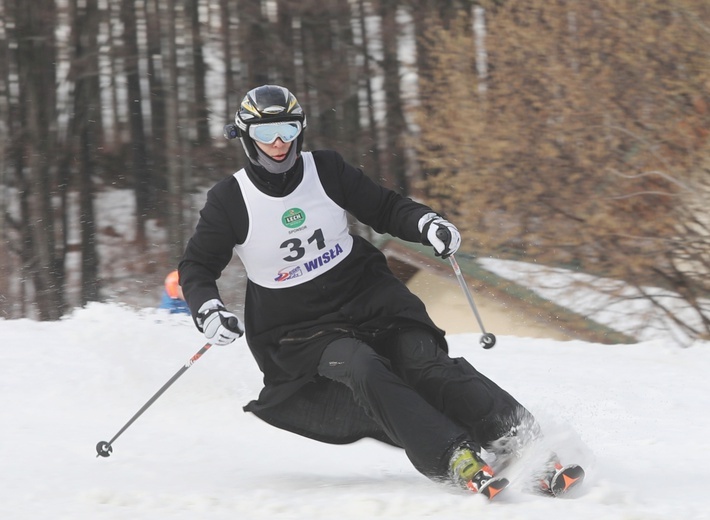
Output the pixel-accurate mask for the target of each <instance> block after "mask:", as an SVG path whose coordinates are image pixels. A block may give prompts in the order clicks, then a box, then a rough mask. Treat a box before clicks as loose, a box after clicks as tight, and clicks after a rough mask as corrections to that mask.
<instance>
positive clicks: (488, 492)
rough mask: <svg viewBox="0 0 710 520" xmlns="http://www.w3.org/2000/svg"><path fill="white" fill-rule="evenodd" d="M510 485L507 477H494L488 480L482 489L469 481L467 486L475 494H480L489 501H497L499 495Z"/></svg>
mask: <svg viewBox="0 0 710 520" xmlns="http://www.w3.org/2000/svg"><path fill="white" fill-rule="evenodd" d="M508 485H510V481H509V480H508V479H507V478H505V477H493V478H490V479H488V480H487V481H486V482H485V483H484V484H483V485H482V486H481V487H480V488H477V487H476V485H475V484H474V483H473V482H472V481H469V482H468V483H467V484H466V486H467V487H468V489H470V490H471V491H473V492H474V493H480V494H481V495H483V496H485V497H486V498H487V499H488V500H493V499H495V498H496V497H497V496H498V494H499V493H500V492H501V491H503V490H504V489H505V488H507V487H508Z"/></svg>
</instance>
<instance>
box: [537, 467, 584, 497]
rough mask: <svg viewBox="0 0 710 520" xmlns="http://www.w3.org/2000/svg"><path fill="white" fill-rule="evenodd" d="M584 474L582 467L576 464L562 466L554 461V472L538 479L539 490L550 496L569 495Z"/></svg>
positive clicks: (581, 480)
mask: <svg viewBox="0 0 710 520" xmlns="http://www.w3.org/2000/svg"><path fill="white" fill-rule="evenodd" d="M584 476H585V473H584V468H582V466H580V465H578V464H569V465H567V466H563V465H562V464H560V463H556V464H555V471H554V473H552V474H551V475H549V476H548V478H542V479H540V492H541V493H542V494H544V495H548V496H552V497H564V496H570V495H569V494H570V493H571V492H572V491H573V490H575V489H578V488H579V486H580V485H581V484H582V482H583V481H584Z"/></svg>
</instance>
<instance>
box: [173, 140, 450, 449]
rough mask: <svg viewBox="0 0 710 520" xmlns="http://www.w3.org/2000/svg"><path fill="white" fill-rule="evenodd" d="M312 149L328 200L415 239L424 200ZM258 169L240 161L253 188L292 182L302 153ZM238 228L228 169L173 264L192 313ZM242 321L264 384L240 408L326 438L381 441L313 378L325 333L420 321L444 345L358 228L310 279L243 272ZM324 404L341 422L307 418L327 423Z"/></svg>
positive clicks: (371, 332)
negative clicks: (291, 283) (267, 282)
mask: <svg viewBox="0 0 710 520" xmlns="http://www.w3.org/2000/svg"><path fill="white" fill-rule="evenodd" d="M313 157H314V160H315V163H316V167H317V170H318V176H319V178H320V181H321V184H322V185H323V187H324V190H325V192H326V194H327V195H328V196H329V197H330V198H331V199H332V200H333V201H335V202H336V204H338V206H340V207H341V208H343V209H344V210H345V211H347V212H348V213H350V214H351V215H352V216H353V217H355V218H356V219H357V220H359V221H360V222H362V223H364V224H367V225H369V226H371V227H372V228H373V229H374V230H375V231H377V232H379V233H389V234H391V235H393V236H395V237H398V238H401V239H403V240H408V241H413V242H419V241H420V232H419V230H418V228H417V223H418V221H419V219H420V218H421V217H422V216H423V215H424V214H426V213H429V212H431V211H432V210H431V209H430V208H428V207H427V206H424V205H422V204H419V203H417V202H414V201H412V200H411V199H408V198H405V197H403V196H401V195H399V194H397V193H396V192H393V191H391V190H388V189H386V188H383V187H381V186H379V185H378V184H376V183H375V182H373V181H371V180H370V179H369V178H367V177H366V176H365V175H364V174H363V173H362V171H360V170H359V169H356V168H354V167H353V166H351V165H349V164H347V163H346V162H345V161H344V160H343V158H342V157H341V156H340V155H339V154H338V153H336V152H333V151H315V152H313ZM260 170H261V169H260V168H258V167H255V166H253V165H251V164H250V165H249V166H247V173H248V175H249V177H250V179H251V180H252V181H253V182H254V183H255V184H256V185H257V186H258V187H259V189H260V190H262V191H264V192H265V193H268V194H269V195H272V196H283V195H286V194H288V193H290V192H291V191H292V190H293V189H294V188H295V187H296V186H297V185H298V183H299V182H300V179H301V178H302V175H303V162H302V159H301V158H299V159H298V161H297V162H296V165H295V166H294V168H293V169H292V170H291V171H290V172H288V173H287V174H286V175H283V176H276V175H273V174H270V173H268V172H265V171H260ZM247 229H248V216H247V210H246V206H245V204H244V200H243V197H242V194H241V190H240V188H239V185H238V183H237V181H236V179H235V178H234V177H233V176H230V177H228V178H226V179H224V180H222V181H221V182H219V183H217V184H216V185H215V186H214V187H213V188H212V189H211V190H210V191H209V192H208V195H207V202H206V204H205V206H204V208H203V209H202V210H201V212H200V219H199V222H198V224H197V227H196V230H195V233H194V235H193V236H192V238H191V239H190V240H189V242H188V244H187V247H186V250H185V253H184V256H183V258H182V260H181V262H180V265H179V271H180V282H181V285H182V288H183V292H184V294H185V299H186V301H187V303H188V305H189V306H190V309H191V312H192V315H193V317H194V316H195V315H196V314H197V310H198V309H199V307H200V306H201V305H202V304H203V303H204V302H206V301H208V300H210V299H213V298H219V299H221V298H220V295H219V291H218V288H217V284H216V280H217V279H218V278H219V276H220V274H221V272H222V270H223V269H224V268H225V267H226V266H227V264H228V263H229V261H230V260H231V257H232V248H233V247H234V245H235V244H241V243H243V241H244V239H245V237H246V233H247ZM244 322H245V328H246V339H247V343H248V345H249V348H250V349H251V352H252V354H253V356H254V358H255V359H256V362H257V363H258V365H259V368H260V369H261V371H262V372H263V374H264V384H265V388H264V389H263V390H262V392H261V394H260V396H259V400H258V401H254V402H252V403H250V404H249V405H248V406H247V407H246V409H247V410H249V411H252V412H255V413H257V415H259V416H260V417H262V418H263V419H265V420H267V421H268V422H270V423H272V424H274V425H276V426H278V427H281V428H285V429H287V430H290V431H295V432H297V433H299V434H302V435H306V436H309V437H312V438H316V439H319V440H323V441H327V442H350V441H353V440H356V439H357V438H360V437H362V436H364V435H369V436H372V437H375V438H381V439H382V440H387V439H386V438H382V437H381V435H379V434H378V428H376V427H374V424H373V423H372V422H371V421H370V420H369V418H367V417H366V416H365V415H364V414H362V412H361V411H359V410H357V405H355V403H354V402H353V401H352V400H351V399H350V398H349V396H348V392H344V391H343V388H344V387H343V388H332V387H333V386H334V385H335V386H338V387H339V386H342V385H340V384H339V383H332V382H329V381H325V380H322V379H321V378H319V377H317V375H316V369H317V364H318V361H319V359H320V356H321V353H322V351H323V349H324V348H325V346H326V345H327V344H328V343H329V342H330V341H332V340H333V339H335V338H337V337H342V336H344V335H345V336H353V337H358V338H360V339H363V340H365V341H368V340H370V339H372V340H373V341H374V340H375V339H377V338H381V337H382V336H383V335H386V334H388V333H389V332H391V331H394V330H397V329H399V328H403V327H410V326H422V327H426V328H428V329H430V330H432V331H434V332H435V334H437V336H439V337H440V339H441V345H442V348H444V349H446V343H445V340H444V333H443V331H441V330H440V329H438V328H437V327H436V326H435V325H434V323H433V322H432V321H431V319H430V318H429V316H428V315H427V313H426V309H425V307H424V304H423V303H422V302H421V300H419V298H417V297H416V296H415V295H413V294H412V293H411V292H410V291H409V290H408V289H407V287H406V286H405V285H404V284H403V283H401V282H400V281H399V280H398V279H397V278H396V277H395V276H394V275H393V274H392V272H391V271H390V270H389V268H388V266H387V262H386V259H385V257H384V255H383V254H382V253H381V252H380V251H379V250H378V249H377V248H375V247H374V246H373V245H372V244H370V243H369V242H368V241H366V240H365V239H363V238H362V237H359V236H354V245H353V249H352V251H351V253H350V254H349V255H348V257H347V258H346V259H345V260H343V261H342V262H341V263H339V264H338V265H337V266H336V267H334V268H333V269H331V270H329V271H326V272H324V273H323V274H322V275H320V276H319V277H317V278H316V279H314V280H312V281H309V282H306V283H303V284H300V285H297V286H295V287H290V288H285V289H268V288H264V287H261V286H259V285H257V284H255V283H253V282H251V281H247V291H246V301H245V305H244ZM308 383H314V384H308ZM306 396H307V397H306ZM332 399H335V401H332ZM299 401H300V402H299ZM301 407H305V409H301ZM334 407H335V408H338V410H339V411H338V414H337V415H340V414H342V415H343V416H344V417H345V424H342V420H343V417H341V418H340V419H339V420H340V422H341V424H339V425H338V427H337V428H335V429H329V428H328V426H327V425H323V424H320V425H319V424H316V423H318V422H320V423H322V422H323V421H325V422H328V419H329V418H332V417H333V415H334V412H333V408H334ZM353 407H354V408H353ZM305 417H309V418H308V419H304V418H305ZM296 423H304V424H296ZM348 423H352V424H348Z"/></svg>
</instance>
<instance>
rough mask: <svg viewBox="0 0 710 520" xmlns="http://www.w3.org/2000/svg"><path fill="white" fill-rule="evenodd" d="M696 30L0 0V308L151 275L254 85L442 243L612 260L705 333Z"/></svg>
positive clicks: (603, 13)
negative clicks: (111, 218)
mask: <svg viewBox="0 0 710 520" xmlns="http://www.w3.org/2000/svg"><path fill="white" fill-rule="evenodd" d="M709 49H710V4H709V3H708V2H707V1H706V0H644V1H638V0H588V1H585V2H579V1H573V0H558V1H555V2H549V1H546V0H525V1H523V0H490V1H486V0H480V1H478V2H471V1H465V0H370V1H366V0H319V1H315V0H292V1H287V0H120V1H119V0H116V1H112V0H32V1H31V2H30V1H27V0H0V143H2V144H1V145H0V233H1V235H2V248H0V317H4V318H17V317H30V318H34V319H39V320H56V319H60V318H61V317H62V316H63V315H65V314H66V313H67V312H68V311H69V310H71V309H72V308H73V307H75V306H83V305H85V304H86V303H88V302H91V301H102V300H103V299H105V298H106V294H105V292H106V291H105V287H106V285H107V284H109V283H112V282H113V283H115V282H116V280H112V279H111V277H123V278H126V279H127V278H141V277H147V276H151V277H153V278H156V277H157V278H156V279H162V276H164V275H165V273H167V271H168V270H169V269H171V268H173V267H174V266H175V265H176V263H177V261H178V259H179V257H180V255H181V253H182V250H183V248H184V245H185V242H186V240H187V239H188V238H189V236H190V234H191V232H192V229H193V226H194V223H195V220H196V218H197V212H198V210H199V208H200V206H201V203H199V202H198V203H196V202H195V201H196V200H198V201H199V200H200V198H199V197H196V195H197V194H200V193H202V192H203V190H204V189H205V188H206V187H209V186H210V185H212V184H213V183H214V182H216V181H217V180H219V179H221V178H222V177H224V176H227V175H229V174H230V173H231V172H233V171H236V169H238V168H239V167H241V166H242V165H243V161H244V158H243V154H242V152H241V149H240V148H241V147H239V145H235V142H234V141H232V142H228V141H226V140H225V139H224V138H223V137H222V127H223V125H224V124H225V123H227V122H230V121H231V120H232V118H233V115H234V112H235V110H236V108H237V107H238V104H239V102H240V100H241V98H242V97H243V95H244V93H245V92H246V91H247V90H249V89H250V88H253V87H254V86H258V85H261V84H265V83H276V84H281V85H284V86H287V87H288V88H290V89H291V90H292V91H293V92H294V93H295V94H296V96H297V97H298V99H299V101H300V103H301V104H302V106H303V107H304V108H305V110H306V112H307V115H308V123H309V125H308V130H307V132H306V137H305V148H306V149H318V148H333V149H336V150H338V151H339V152H340V153H342V154H343V156H344V157H345V159H346V160H347V161H349V162H351V163H352V164H355V165H357V166H359V167H362V168H363V170H364V171H365V172H366V173H367V174H368V175H369V176H371V177H372V178H373V179H376V180H377V181H378V182H381V183H383V184H384V185H386V186H388V187H390V188H393V189H395V190H397V191H399V192H401V193H403V194H404V195H406V196H410V197H413V198H416V199H418V200H421V201H423V202H425V203H428V204H430V205H431V206H432V207H434V208H436V209H437V210H439V211H441V212H442V213H444V214H445V215H446V216H447V217H448V218H449V219H451V220H452V221H453V222H454V223H456V225H457V226H458V227H459V229H460V230H461V231H462V234H463V235H464V250H465V251H464V252H463V253H468V254H470V255H473V256H477V257H486V258H503V259H516V260H524V261H527V262H535V263H539V264H542V265H550V266H557V267H566V268H569V269H573V270H575V271H579V272H584V273H590V274H593V275H596V276H603V277H609V278H613V279H617V280H622V281H624V282H626V283H627V284H629V285H631V286H633V287H636V288H637V289H638V291H639V293H637V294H641V295H642V297H643V298H646V299H648V300H650V301H651V302H653V303H654V304H655V305H656V306H657V307H658V308H660V309H661V310H662V311H663V312H665V313H666V314H667V315H668V316H669V317H671V318H672V319H674V320H675V321H676V322H677V325H678V326H680V327H683V328H684V330H685V332H686V333H687V334H688V335H690V336H691V337H696V338H705V339H707V338H709V337H710V303H708V302H710V210H709V209H708V208H709V207H710V204H709V201H710V197H709V195H710V50H709ZM115 189H122V190H130V191H131V192H132V193H133V195H134V196H133V201H134V203H133V206H132V207H131V209H130V211H131V212H132V215H131V217H132V222H133V224H134V228H133V229H132V230H131V232H130V233H127V234H126V235H125V236H123V237H120V238H122V239H123V240H125V247H124V248H123V255H124V258H123V260H124V261H125V260H126V259H128V260H129V262H128V263H127V264H124V267H122V269H121V270H120V273H119V274H116V273H118V271H117V270H116V269H113V270H112V269H111V268H110V267H111V265H113V264H114V263H115V262H116V261H117V259H116V258H105V257H102V256H101V255H100V254H99V251H100V248H99V244H100V243H101V241H102V240H104V239H106V238H107V237H112V236H114V235H116V233H117V230H116V228H115V227H113V226H111V225H104V226H103V227H101V226H98V225H97V221H98V219H97V215H100V212H101V211H102V208H101V207H100V204H99V203H98V201H99V200H100V195H101V193H103V192H106V191H107V190H115ZM201 190H202V191H201ZM156 229H157V230H160V231H161V233H160V235H159V236H161V237H162V238H161V239H160V240H159V241H156V240H155V238H154V237H155V234H154V233H152V232H151V230H156ZM359 232H362V233H367V232H368V230H364V229H360V230H359ZM119 281H120V280H119ZM649 287H653V288H654V290H653V291H651V290H649V289H648V288H649ZM658 288H661V289H662V290H665V291H668V294H672V295H674V298H676V299H677V300H678V302H679V303H680V304H681V307H682V310H683V312H678V310H677V309H678V306H668V305H667V304H666V303H665V302H666V301H667V299H659V298H657V295H658V292H657V291H656V289H658ZM152 289H153V288H151V290H152ZM619 297H620V298H623V297H624V296H623V295H621V294H620V295H619ZM635 297H638V296H635ZM688 311H691V313H692V319H687V318H686V317H687V316H688V315H689V314H688Z"/></svg>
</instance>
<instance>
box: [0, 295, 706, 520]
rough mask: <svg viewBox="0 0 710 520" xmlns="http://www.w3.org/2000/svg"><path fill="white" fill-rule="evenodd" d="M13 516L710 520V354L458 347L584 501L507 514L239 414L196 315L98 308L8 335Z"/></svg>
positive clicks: (656, 347)
mask: <svg viewBox="0 0 710 520" xmlns="http://www.w3.org/2000/svg"><path fill="white" fill-rule="evenodd" d="M0 338H2V345H1V347H0V348H1V350H0V356H1V358H0V360H1V361H2V362H1V363H0V395H1V396H2V407H0V414H1V415H0V424H1V426H0V464H1V470H0V518H2V519H4V520H14V519H22V520H30V519H32V520H34V519H52V520H59V519H71V520H83V519H86V520H89V519H90V520H96V519H128V518H130V519H132V520H142V519H145V520H148V519H150V520H155V519H162V520H164V519H176V520H177V519H190V520H194V519H211V520H219V519H230V520H233V519H237V518H240V519H249V520H251V519H262V518H263V519H277V518H278V519H304V520H306V519H308V520H310V519H319V518H323V519H330V520H333V519H349V518H352V519H364V518H388V519H394V518H406V519H412V518H436V519H439V520H448V519H450V520H462V519H465V518H476V517H480V518H485V519H486V520H494V519H499V518H500V519H503V518H505V519H516V518H520V519H526V520H533V519H541V520H543V519H544V520H549V519H551V518H569V519H575V520H587V519H588V520H592V519H594V520H598V519H601V518H603V519H605V520H616V519H619V520H621V519H629V520H630V519H634V520H640V519H643V520H654V519H659V520H660V519H669V518H682V519H683V520H691V519H708V518H710V494H709V493H708V487H709V486H710V440H709V438H710V377H709V376H710V344H708V343H707V342H696V343H695V344H694V345H693V346H692V347H691V348H679V347H677V346H675V345H673V344H670V343H668V342H660V341H657V342H654V341H645V342H642V343H638V344H635V345H599V344H590V343H584V342H580V341H570V342H557V341H552V340H543V339H528V338H518V337H511V336H502V337H498V344H497V346H496V347H495V348H494V349H491V350H483V349H481V348H480V347H479V346H478V336H477V335H475V334H464V335H454V336H450V337H448V340H449V343H450V346H451V352H452V354H453V355H456V356H464V357H466V358H467V359H468V360H469V361H471V362H472V363H473V364H474V365H475V366H476V367H477V368H478V369H479V370H481V371H482V372H484V373H485V374H487V375H488V376H489V377H491V378H493V379H494V380H495V381H497V382H498V383H499V384H501V385H502V386H503V387H504V388H506V389H507V390H509V391H510V392H511V393H513V395H515V396H516V397H517V398H518V399H519V400H520V401H521V402H523V403H524V404H525V405H526V406H527V407H528V408H529V409H530V410H531V411H532V412H533V413H535V414H536V415H537V416H538V418H539V419H540V421H541V422H542V424H543V426H544V428H545V431H546V432H547V433H548V438H549V439H550V442H552V443H554V444H555V448H556V450H557V451H558V453H559V454H560V456H561V457H562V458H563V461H564V462H579V463H581V464H583V465H584V466H585V467H586V469H587V473H588V478H587V481H586V483H585V486H584V488H583V490H582V493H581V496H579V497H577V498H575V499H569V500H555V499H548V498H544V497H539V496H532V495H528V494H525V493H523V492H522V491H521V490H520V484H519V483H516V482H514V483H513V485H512V486H511V489H510V490H509V491H507V492H506V495H507V496H501V499H500V501H498V502H487V501H486V500H485V499H484V498H483V497H481V496H476V495H471V494H467V493H464V492H458V491H455V490H452V489H449V488H446V487H443V486H442V485H440V484H435V483H433V482H430V481H429V480H427V479H426V478H424V477H423V476H421V475H420V474H418V473H417V472H416V471H415V470H414V469H413V468H412V467H411V466H410V464H409V462H408V460H407V458H406V457H405V455H404V453H403V452H402V451H401V450H398V449H396V448H392V447H389V446H385V445H383V444H380V443H377V442H375V441H360V442H358V443H355V444H352V445H348V446H331V445H327V444H322V443H318V442H315V441H311V440H308V439H304V438H301V437H298V436H296V435H293V434H290V433H287V432H284V431H280V430H277V429H275V428H273V427H271V426H269V425H267V424H265V423H263V422H261V421H260V420H259V419H257V418H256V417H254V416H253V415H251V414H247V413H244V412H243V411H242V409H241V407H242V406H243V405H244V404H246V403H247V402H248V401H249V400H251V399H254V398H255V397H256V396H257V394H258V392H259V390H260V388H261V374H260V373H259V371H258V370H257V368H256V365H255V363H254V361H253V360H252V358H251V356H250V354H249V351H248V348H247V346H246V344H245V342H244V340H238V341H237V342H235V343H233V344H232V345H228V346H223V347H213V348H211V349H210V350H209V351H208V352H207V353H206V354H205V355H204V356H203V357H202V358H201V359H199V360H198V361H197V362H196V363H195V364H194V365H192V366H191V367H190V368H189V370H187V371H186V372H185V373H184V374H183V375H182V377H180V378H179V379H178V380H177V381H176V382H175V383H174V384H173V386H171V387H170V388H169V389H168V391H167V392H166V393H165V394H164V395H163V396H162V397H160V398H159V399H158V400H157V401H156V402H155V403H154V404H153V405H152V406H151V407H150V408H149V409H148V410H147V411H146V412H145V414H143V415H142V416H141V417H140V418H138V420H137V421H136V422H135V423H133V424H132V425H131V426H130V427H129V428H128V429H127V430H126V431H125V432H124V433H123V434H122V435H121V436H120V437H119V438H118V439H117V440H116V442H115V443H114V452H113V454H112V455H111V456H110V457H108V458H97V457H96V451H95V446H96V444H97V443H98V442H99V441H102V440H103V441H108V440H109V439H111V437H113V435H114V434H115V433H116V432H117V431H118V430H119V429H120V428H121V427H122V426H123V425H124V424H125V423H126V422H127V421H128V420H129V419H130V418H131V417H132V416H133V414H135V413H136V412H137V411H138V410H139V409H140V408H141V406H143V404H145V403H146V402H147V401H148V399H149V398H150V397H151V396H152V395H153V394H154V393H155V392H156V391H157V390H158V389H159V388H160V387H161V386H162V385H163V384H164V383H166V382H167V381H168V380H169V379H170V378H171V377H172V376H173V375H174V374H176V373H177V371H178V370H180V368H181V367H182V366H183V365H184V364H185V363H186V362H187V361H188V360H189V359H190V358H191V357H192V355H193V354H194V353H195V352H197V350H199V349H200V347H201V346H202V345H203V344H204V339H203V338H202V336H201V335H200V334H199V332H198V331H197V330H196V329H195V328H194V326H193V325H192V322H191V320H190V318H189V317H187V316H171V315H168V314H167V313H164V312H163V311H157V310H154V309H143V310H135V309H130V308H128V307H124V306H121V305H118V304H93V305H90V306H88V307H87V308H84V309H80V310H77V311H75V312H74V313H72V314H71V315H69V316H67V317H66V318H65V319H63V320H60V321H56V322H36V321H31V320H26V319H23V320H0Z"/></svg>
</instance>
